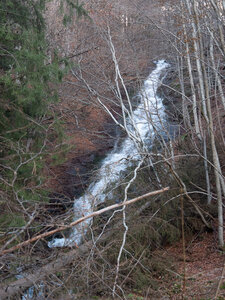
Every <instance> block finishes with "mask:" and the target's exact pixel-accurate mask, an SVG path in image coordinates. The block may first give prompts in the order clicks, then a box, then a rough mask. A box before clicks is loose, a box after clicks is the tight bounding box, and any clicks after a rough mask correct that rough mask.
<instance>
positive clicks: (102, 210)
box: [0, 187, 169, 255]
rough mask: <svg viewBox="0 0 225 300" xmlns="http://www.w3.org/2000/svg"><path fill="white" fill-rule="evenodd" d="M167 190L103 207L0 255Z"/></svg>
mask: <svg viewBox="0 0 225 300" xmlns="http://www.w3.org/2000/svg"><path fill="white" fill-rule="evenodd" d="M168 190H169V187H166V188H163V189H161V190H157V191H153V192H150V193H147V194H144V195H142V196H139V197H136V198H134V199H131V200H128V201H126V202H121V203H118V204H113V205H110V206H108V207H105V208H103V209H100V210H97V211H94V212H93V213H91V214H89V215H87V216H84V217H82V218H79V219H78V220H76V221H74V222H72V223H70V224H69V225H61V226H60V227H58V228H56V229H54V230H51V231H49V232H44V233H42V234H39V235H37V236H35V237H33V238H31V239H29V240H26V241H24V242H22V243H19V244H18V245H16V246H13V247H11V248H9V249H6V250H4V251H1V252H0V255H3V254H6V253H11V252H13V251H15V250H18V249H20V248H21V247H23V246H26V245H28V244H30V243H33V242H35V241H37V240H40V239H42V238H46V237H48V236H51V235H53V234H55V233H57V232H60V231H63V230H65V229H69V228H72V227H73V226H75V225H77V224H80V223H82V222H84V221H85V220H87V219H90V218H93V217H95V216H98V215H101V214H102V213H104V212H106V211H109V210H112V209H116V208H118V207H121V206H124V205H129V204H132V203H135V202H137V201H139V200H142V199H144V198H147V197H150V196H154V195H158V194H161V193H163V192H166V191H168Z"/></svg>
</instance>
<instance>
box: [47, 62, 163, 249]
mask: <svg viewBox="0 0 225 300" xmlns="http://www.w3.org/2000/svg"><path fill="white" fill-rule="evenodd" d="M168 66H169V64H168V63H166V62H165V61H164V60H160V61H158V62H157V63H156V69H155V70H154V71H153V72H152V73H151V74H150V75H149V77H148V78H147V79H146V80H145V82H144V85H143V87H142V89H141V91H140V93H139V96H140V103H139V104H138V106H137V108H136V109H135V111H134V112H133V122H132V123H133V124H135V130H134V126H131V125H130V126H129V130H130V132H131V133H132V134H133V135H135V136H136V137H137V140H139V141H140V142H141V143H142V145H145V144H148V145H149V140H152V138H154V135H155V132H156V130H157V131H158V130H159V131H161V132H162V130H163V128H162V127H163V126H162V120H165V117H164V115H165V112H164V107H163V103H162V99H161V98H160V97H158V96H157V95H156V92H157V89H158V87H159V86H160V84H161V81H160V76H161V74H162V71H163V70H165V69H166V68H167V67H168ZM127 123H128V124H129V123H131V122H129V120H127ZM153 124H154V126H153ZM153 127H154V128H153ZM146 147H147V146H146ZM140 159H141V158H140V156H139V154H138V149H137V144H136V143H135V142H134V141H133V140H132V139H131V138H129V137H127V138H126V139H125V140H124V141H123V143H122V144H121V146H120V147H119V149H117V148H116V147H115V148H114V150H113V151H112V152H111V153H109V154H108V155H107V157H106V158H105V159H104V160H103V162H102V165H101V168H100V169H99V171H98V175H97V180H95V181H94V182H92V183H91V184H90V186H89V187H88V189H87V191H86V193H85V194H84V195H83V196H81V197H80V198H78V199H75V200H74V219H75V220H76V219H78V218H80V217H82V216H85V215H87V214H90V213H91V212H92V211H93V207H95V206H96V205H97V204H99V203H101V202H104V200H105V197H106V189H107V187H109V186H110V185H112V184H116V183H118V182H119V181H120V177H121V173H122V172H123V171H125V170H126V169H127V168H128V166H130V164H129V162H130V161H131V160H132V163H134V161H139V160H140ZM90 222H91V219H88V220H86V221H85V222H83V223H82V224H80V225H77V226H76V227H75V228H74V229H73V231H72V233H71V234H70V236H69V237H68V238H55V239H53V240H52V241H50V242H49V243H48V246H49V247H50V248H52V247H64V246H72V245H74V244H75V243H76V244H78V245H79V244H80V243H81V242H82V238H83V236H84V234H85V233H86V232H87V228H88V225H89V224H90Z"/></svg>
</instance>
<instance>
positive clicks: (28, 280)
mask: <svg viewBox="0 0 225 300" xmlns="http://www.w3.org/2000/svg"><path fill="white" fill-rule="evenodd" d="M168 190H169V187H166V188H163V189H161V190H157V191H153V192H150V193H147V194H144V195H142V196H139V197H137V198H134V199H131V200H128V201H126V202H121V203H118V204H114V205H111V206H108V207H105V208H103V209H100V210H98V211H95V212H93V213H92V214H90V215H88V216H85V217H82V218H80V219H78V220H76V221H74V222H72V223H70V224H69V225H64V226H60V227H59V228H57V229H55V230H52V231H50V232H46V233H44V234H40V235H38V236H36V237H35V238H31V239H29V240H27V241H25V242H23V243H20V244H18V245H16V246H14V247H11V248H10V249H7V250H4V251H2V252H1V253H0V254H1V255H3V254H6V253H10V252H13V251H15V250H17V249H19V248H21V247H22V246H25V245H28V244H29V243H31V242H34V241H36V240H38V239H41V238H43V237H46V236H50V235H52V234H54V233H55V232H59V231H62V230H64V229H67V228H71V227H73V226H75V225H77V224H79V223H81V222H83V221H84V220H86V219H88V218H92V217H94V216H98V215H100V214H102V213H104V212H106V211H109V210H112V209H115V208H119V207H121V206H124V205H129V204H132V203H135V202H137V201H139V200H142V199H144V198H147V197H150V196H154V195H158V194H161V193H163V192H166V191H168ZM109 235H110V232H108V233H106V234H104V235H103V236H102V237H101V241H102V240H104V239H107V238H108V237H109ZM92 245H93V242H92V241H89V242H87V243H85V244H82V245H81V246H79V248H76V249H73V250H70V251H68V252H67V253H65V254H63V255H61V256H60V257H59V258H57V259H55V260H54V261H52V262H50V263H48V264H47V265H44V266H42V267H40V268H38V269H37V270H35V271H33V272H32V273H29V274H26V275H24V278H20V279H17V280H15V281H13V282H11V283H8V284H2V285H0V299H1V300H4V299H15V296H18V295H21V294H22V293H23V292H24V291H25V290H27V289H28V288H29V287H31V286H32V285H35V284H36V283H38V282H40V281H41V280H43V279H44V278H45V277H47V276H48V275H50V274H54V273H56V272H57V271H60V270H61V269H62V268H63V267H65V266H66V265H69V264H70V263H72V262H73V261H74V260H75V259H76V258H78V257H79V256H80V255H85V254H86V253H88V251H89V250H90V249H91V247H92Z"/></svg>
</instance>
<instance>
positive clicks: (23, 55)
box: [0, 0, 63, 224]
mask: <svg viewBox="0 0 225 300" xmlns="http://www.w3.org/2000/svg"><path fill="white" fill-rule="evenodd" d="M45 2H46V1H45V0H37V1H33V0H2V1H1V2H0V147H1V148H0V149H1V150H0V174H1V176H0V209H1V211H4V210H6V209H8V208H9V207H10V211H11V212H12V210H17V211H18V207H20V209H21V208H23V209H22V214H24V213H25V211H26V209H29V207H30V206H31V205H33V204H34V203H37V202H39V201H43V199H44V200H46V196H47V193H46V191H45V190H44V189H43V187H42V186H43V183H44V181H45V178H44V177H45V176H44V175H43V174H42V170H43V166H44V165H45V160H46V158H47V157H49V156H50V157H51V155H52V154H53V153H52V149H51V148H52V147H51V142H52V141H57V139H60V138H61V137H62V135H63V134H62V128H61V126H60V122H59V121H58V120H57V116H56V115H55V112H54V110H53V109H52V108H51V106H52V104H53V103H55V102H57V101H58V96H57V91H56V89H55V88H54V87H55V86H56V83H57V82H59V81H60V80H61V79H62V76H63V73H62V71H61V70H60V68H59V61H60V59H59V58H58V56H57V55H55V58H54V61H53V63H51V64H49V63H47V62H48V57H47V44H46V40H45V22H44V18H43V12H44V9H45ZM59 143H60V141H59ZM58 149H59V148H58ZM60 150H61V149H60ZM32 203H33V204H32ZM6 205H7V206H6ZM17 205H18V206H17ZM31 210H32V208H31ZM20 213H21V212H20ZM9 224H12V223H10V222H9ZM20 224H23V222H20Z"/></svg>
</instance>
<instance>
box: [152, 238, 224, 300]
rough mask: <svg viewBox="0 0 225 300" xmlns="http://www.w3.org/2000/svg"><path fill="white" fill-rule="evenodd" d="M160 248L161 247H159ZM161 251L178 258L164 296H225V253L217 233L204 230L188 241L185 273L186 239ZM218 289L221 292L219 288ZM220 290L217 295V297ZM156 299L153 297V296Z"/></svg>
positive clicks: (196, 299)
mask: <svg viewBox="0 0 225 300" xmlns="http://www.w3.org/2000/svg"><path fill="white" fill-rule="evenodd" d="M157 252H158V251H157ZM160 252H161V253H160V254H161V255H164V256H167V257H168V259H171V260H173V261H174V263H173V267H174V268H173V269H174V270H176V273H177V274H175V273H174V275H175V276H174V277H173V279H172V281H171V282H170V281H168V282H167V284H166V289H165V287H163V290H162V291H161V294H162V297H159V298H161V299H173V300H178V299H193V300H213V299H219V300H222V299H225V274H224V273H225V270H224V269H225V268H224V267H225V264H224V263H225V255H224V253H222V251H219V250H218V248H217V236H216V235H215V233H207V232H204V233H201V234H198V235H196V236H195V237H193V238H192V239H191V240H190V241H188V242H187V243H186V253H185V254H186V263H185V277H186V283H185V285H186V287H185V290H184V291H183V278H184V276H183V275H184V261H183V257H184V256H183V246H182V241H180V242H178V243H176V244H175V245H173V246H171V247H168V248H166V249H165V250H160ZM217 290H218V292H217ZM216 294H217V297H216V298H215V296H216ZM151 299H153V298H151Z"/></svg>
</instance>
